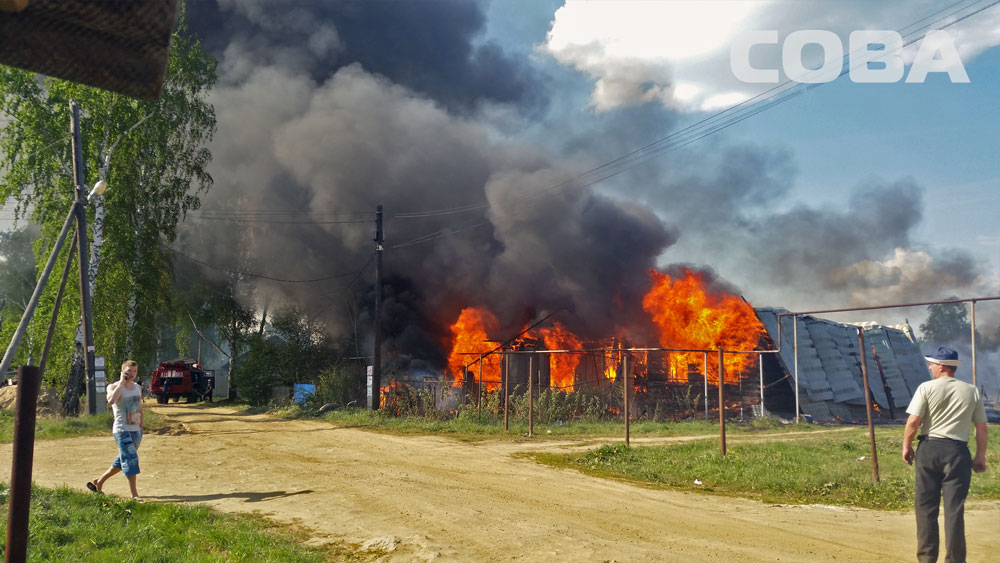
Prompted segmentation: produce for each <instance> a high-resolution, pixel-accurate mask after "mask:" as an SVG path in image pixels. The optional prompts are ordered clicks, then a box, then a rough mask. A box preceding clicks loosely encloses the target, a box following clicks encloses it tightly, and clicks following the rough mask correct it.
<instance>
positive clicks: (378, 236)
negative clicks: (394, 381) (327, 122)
mask: <svg viewBox="0 0 1000 563" xmlns="http://www.w3.org/2000/svg"><path fill="white" fill-rule="evenodd" d="M383 242H384V239H383V238H382V206H381V205H379V206H378V207H376V208H375V353H374V358H373V360H372V395H371V396H372V399H371V404H370V405H368V408H369V409H370V410H373V411H377V410H378V409H379V402H380V401H379V398H380V397H381V395H382V249H383V247H382V243H383Z"/></svg>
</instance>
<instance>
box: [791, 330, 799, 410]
mask: <svg viewBox="0 0 1000 563" xmlns="http://www.w3.org/2000/svg"><path fill="white" fill-rule="evenodd" d="M792 354H793V355H794V357H795V359H794V366H795V367H794V369H793V371H794V372H795V422H796V424H797V423H798V422H799V317H798V316H795V315H793V316H792Z"/></svg>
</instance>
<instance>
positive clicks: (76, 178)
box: [69, 100, 97, 414]
mask: <svg viewBox="0 0 1000 563" xmlns="http://www.w3.org/2000/svg"><path fill="white" fill-rule="evenodd" d="M69 109H70V133H71V138H72V142H73V183H74V184H75V186H74V189H73V202H74V207H75V209H76V232H77V237H76V250H77V264H79V266H80V316H81V317H82V319H81V320H82V324H81V327H82V329H83V356H84V363H83V369H84V376H85V377H86V378H87V412H88V413H89V414H97V383H96V381H95V380H94V327H93V324H92V319H93V316H92V314H91V296H90V279H89V277H90V256H89V255H88V253H87V236H88V235H87V207H86V205H85V204H86V199H87V194H86V192H85V191H84V187H83V137H82V135H81V133H80V106H78V105H76V102H74V101H72V100H70V102H69Z"/></svg>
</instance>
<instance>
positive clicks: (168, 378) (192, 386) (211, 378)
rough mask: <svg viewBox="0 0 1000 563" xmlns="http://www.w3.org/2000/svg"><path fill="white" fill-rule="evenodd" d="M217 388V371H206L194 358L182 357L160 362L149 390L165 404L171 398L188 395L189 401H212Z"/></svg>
mask: <svg viewBox="0 0 1000 563" xmlns="http://www.w3.org/2000/svg"><path fill="white" fill-rule="evenodd" d="M214 388H215V372H212V371H205V370H203V369H201V366H200V365H199V364H198V363H197V362H196V361H195V360H192V359H189V358H181V359H177V360H170V361H169V362H160V367H158V368H157V369H155V370H153V379H152V381H150V383H149V392H150V393H152V394H153V396H154V397H156V402H157V403H160V404H164V403H166V402H167V401H169V400H170V399H173V400H175V401H179V400H180V398H181V397H186V398H187V402H189V403H193V402H195V401H202V400H204V401H208V402H210V403H211V402H212V390H213V389H214Z"/></svg>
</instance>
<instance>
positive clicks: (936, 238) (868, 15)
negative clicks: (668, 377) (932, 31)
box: [487, 0, 1000, 305]
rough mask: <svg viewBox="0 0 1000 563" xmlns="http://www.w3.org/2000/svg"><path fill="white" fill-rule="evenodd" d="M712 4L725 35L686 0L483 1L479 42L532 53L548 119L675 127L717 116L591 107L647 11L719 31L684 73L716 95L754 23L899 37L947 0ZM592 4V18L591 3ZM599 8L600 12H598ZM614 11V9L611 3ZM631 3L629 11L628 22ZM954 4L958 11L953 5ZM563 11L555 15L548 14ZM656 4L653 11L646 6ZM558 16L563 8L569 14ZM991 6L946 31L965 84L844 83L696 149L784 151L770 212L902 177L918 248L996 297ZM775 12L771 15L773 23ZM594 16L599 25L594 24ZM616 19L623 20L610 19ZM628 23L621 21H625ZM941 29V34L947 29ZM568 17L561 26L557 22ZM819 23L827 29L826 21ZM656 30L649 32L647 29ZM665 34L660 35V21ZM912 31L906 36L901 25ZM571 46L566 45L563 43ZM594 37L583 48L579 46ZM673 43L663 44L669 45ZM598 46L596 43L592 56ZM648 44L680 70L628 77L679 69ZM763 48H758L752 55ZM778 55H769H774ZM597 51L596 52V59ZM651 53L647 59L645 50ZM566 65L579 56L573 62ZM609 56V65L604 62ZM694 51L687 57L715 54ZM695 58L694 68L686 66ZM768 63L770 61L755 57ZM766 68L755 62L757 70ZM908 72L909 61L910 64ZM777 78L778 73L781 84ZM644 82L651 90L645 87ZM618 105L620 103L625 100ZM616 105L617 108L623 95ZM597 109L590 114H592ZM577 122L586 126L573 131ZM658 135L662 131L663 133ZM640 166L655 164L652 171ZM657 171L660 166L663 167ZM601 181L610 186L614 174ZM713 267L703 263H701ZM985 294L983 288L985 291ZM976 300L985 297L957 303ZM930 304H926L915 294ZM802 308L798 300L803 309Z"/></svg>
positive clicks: (998, 64)
mask: <svg viewBox="0 0 1000 563" xmlns="http://www.w3.org/2000/svg"><path fill="white" fill-rule="evenodd" d="M701 4H702V6H704V5H708V6H710V7H712V6H713V5H714V9H717V10H722V11H724V10H726V9H728V8H730V7H732V6H734V5H735V6H737V7H738V9H740V10H743V11H744V12H746V14H745V19H744V20H742V21H738V22H737V23H735V24H734V23H733V22H732V21H730V22H729V23H728V24H727V25H729V28H727V29H725V30H717V29H714V28H713V26H712V25H711V24H705V19H704V16H703V15H701V14H699V13H695V12H697V11H699V10H700V7H698V6H697V5H696V4H695V3H688V2H619V3H609V2H590V3H587V2H568V3H566V4H565V5H564V3H563V2H519V1H513V0H506V1H504V0H498V1H494V2H492V3H491V4H490V9H489V12H488V14H489V24H488V33H487V37H488V38H489V39H493V40H496V41H498V42H500V43H502V44H503V45H505V47H506V48H508V49H511V50H516V51H521V52H530V53H532V54H533V57H534V60H535V61H536V62H537V63H538V64H539V65H542V66H543V67H545V68H548V69H549V72H550V73H551V76H554V77H556V79H557V80H559V81H563V82H565V84H567V87H566V89H565V90H562V91H561V95H559V96H554V97H553V102H552V104H553V106H555V107H554V108H553V109H552V113H557V112H566V113H567V114H570V115H573V118H574V119H575V120H577V122H578V123H585V122H587V121H591V120H592V121H595V122H597V121H600V120H602V119H606V118H607V115H608V114H613V113H615V112H616V111H622V109H623V108H628V107H631V108H633V109H634V107H635V106H637V105H642V106H645V107H647V108H653V109H655V110H656V111H659V112H661V113H662V114H663V115H664V116H671V117H672V118H674V119H676V120H677V123H678V124H679V125H678V127H683V126H684V125H685V124H688V123H695V122H697V121H699V120H701V119H704V118H705V117H708V116H711V115H714V114H715V113H716V112H718V111H721V110H720V109H715V108H713V109H709V110H703V109H700V108H685V109H678V108H677V107H672V106H671V104H670V103H669V102H665V101H663V100H654V101H646V102H644V103H635V102H634V100H632V102H633V103H631V104H630V103H628V102H627V101H626V102H624V103H616V102H614V101H610V102H608V101H605V102H603V103H604V104H605V105H603V106H601V104H600V103H598V102H595V101H594V97H596V96H597V94H596V93H595V90H594V88H595V84H596V83H597V81H599V80H601V79H604V78H607V77H608V76H609V75H611V74H612V73H613V72H614V71H612V70H609V69H612V68H614V67H615V66H616V65H617V66H619V67H622V66H627V64H628V60H627V57H618V60H612V59H613V58H614V57H612V56H611V55H610V54H609V53H611V52H612V51H614V49H615V48H616V47H614V45H615V44H616V43H615V42H616V41H618V40H619V36H617V35H616V29H623V30H625V31H626V33H627V32H629V31H633V30H634V29H635V24H637V23H638V22H639V20H640V19H642V16H643V13H649V16H648V19H654V18H661V19H662V18H665V17H667V15H673V16H675V17H676V18H678V19H680V20H682V21H683V20H684V19H685V15H690V16H691V25H692V26H698V25H701V26H702V27H699V28H698V29H697V30H693V34H694V35H695V36H701V37H702V39H703V38H704V36H705V35H711V34H712V33H723V34H724V35H725V37H722V38H719V39H718V44H720V45H722V46H723V48H722V49H721V50H720V52H719V53H716V55H715V56H714V58H715V59H716V61H715V63H714V64H709V65H706V66H709V67H712V68H715V69H716V71H717V74H716V76H710V75H709V76H705V75H704V73H702V74H699V73H698V72H694V71H692V72H693V76H695V77H697V78H699V79H703V81H704V82H707V83H709V84H713V83H718V85H719V89H720V90H722V89H725V88H726V87H729V86H731V85H732V81H733V78H732V76H721V77H720V76H718V75H719V74H725V70H726V69H725V68H724V65H720V64H718V63H719V60H718V59H720V58H721V59H724V58H725V57H727V56H728V52H726V51H727V50H728V45H729V43H727V39H731V38H732V36H733V33H735V32H741V31H746V30H750V29H776V30H778V32H779V35H780V36H781V37H782V39H783V38H784V37H785V36H787V34H788V33H791V32H793V31H797V30H800V29H813V28H820V29H829V30H831V31H834V32H836V33H838V34H839V35H840V36H841V37H843V38H844V42H845V43H846V36H847V33H849V32H850V31H851V30H853V29H871V28H874V29H904V28H906V26H908V25H910V24H912V23H914V22H918V21H920V20H922V19H923V18H924V17H925V16H933V15H935V14H937V16H938V17H939V16H943V15H947V14H946V13H945V12H939V10H941V9H942V7H943V6H941V4H940V3H931V2H882V3H879V5H880V8H879V9H878V10H872V9H870V4H867V5H866V4H865V3H858V2H800V3H797V5H793V3H790V2H765V1H760V2H753V1H745V2H738V3H735V4H734V3H727V2H706V3H701ZM986 4H987V3H986V2H979V3H966V4H965V5H964V6H956V10H955V15H956V16H961V15H963V14H968V13H970V12H972V11H973V10H975V9H978V8H981V7H983V6H985V5H986ZM595 5H596V8H598V9H597V10H592V9H593V8H595ZM602 5H603V6H602ZM609 7H614V8H615V9H614V10H613V11H608V10H607V8H609ZM623 8H629V9H632V10H634V13H632V14H629V13H628V12H629V10H628V9H623ZM963 8H964V11H961V9H963ZM560 9H561V11H560V12H559V13H557V10H560ZM656 10H659V11H656ZM588 11H599V12H601V14H600V15H599V17H598V19H596V20H594V21H593V22H591V23H590V24H589V25H590V26H592V27H591V28H589V29H580V28H581V26H583V25H584V24H581V23H580V22H581V21H583V20H585V14H586V13H587V12H588ZM563 12H573V13H574V14H576V15H575V16H574V17H573V18H567V17H564V16H565V15H566V14H565V13H563ZM998 12H1000V8H998V7H993V8H990V9H988V10H985V11H983V12H981V13H979V14H975V15H972V16H970V17H969V18H968V19H966V20H965V21H963V22H959V23H957V24H955V25H953V26H950V27H947V28H945V29H946V30H947V31H948V33H949V34H950V35H951V37H952V38H953V39H954V41H955V44H956V47H957V48H958V50H959V53H960V55H961V57H962V62H963V64H964V67H965V69H966V71H967V72H968V75H969V77H970V83H968V84H953V83H951V81H950V80H949V77H948V75H947V74H945V73H932V74H930V75H929V76H928V78H927V80H926V82H925V83H923V84H911V83H905V82H898V83H894V84H860V83H854V82H851V81H850V80H849V79H848V77H847V76H843V77H841V78H839V79H837V80H836V81H834V82H831V83H828V84H824V85H822V86H821V87H818V88H814V89H811V90H809V91H808V92H806V93H804V94H802V95H799V96H797V97H795V98H792V99H790V100H789V101H786V102H784V103H782V104H780V105H777V106H775V107H773V108H770V109H768V110H766V111H764V112H763V113H761V114H759V115H756V116H754V117H752V118H750V119H748V120H746V121H743V122H742V123H739V124H737V125H734V126H732V127H730V128H728V129H726V130H725V131H722V132H719V133H716V134H714V135H713V136H712V137H713V138H711V139H709V138H706V139H703V140H701V141H698V142H696V143H695V144H694V145H693V146H692V147H691V150H692V151H698V150H699V148H700V147H699V145H709V146H719V145H738V144H741V143H747V144H752V145H756V146H762V147H768V148H771V149H776V150H785V151H789V153H790V159H791V162H792V163H793V165H794V169H795V171H796V172H795V176H794V180H793V181H792V184H791V188H790V190H789V191H788V192H787V193H786V194H785V197H783V198H781V199H780V200H779V201H773V202H771V204H772V205H773V208H774V209H779V208H786V209H787V208H792V207H794V206H796V205H806V206H812V207H824V206H832V207H834V208H836V207H838V206H842V205H843V203H844V200H845V198H846V197H848V196H849V194H850V192H851V189H852V188H854V187H855V186H858V185H860V184H863V183H865V182H872V181H883V182H892V181H895V180H897V179H900V178H912V181H913V182H914V183H915V184H916V185H917V186H919V188H920V189H921V190H922V201H923V209H922V213H923V219H922V220H921V221H920V222H919V223H918V224H917V225H916V226H914V227H913V228H912V230H911V231H910V235H911V236H910V239H911V240H910V242H911V244H912V245H913V247H914V248H927V249H932V250H934V251H935V252H938V253H945V254H947V253H948V252H949V251H950V250H952V249H957V250H961V251H966V252H968V253H970V254H971V255H972V256H974V257H975V259H976V260H978V261H981V262H980V264H981V265H982V266H983V267H982V270H981V273H982V274H983V277H981V279H980V282H981V283H979V284H976V286H975V287H970V288H962V289H967V290H969V291H972V292H976V291H979V292H986V293H988V294H990V295H995V294H997V293H1000V291H997V288H998V287H1000V226H998V225H1000V224H998V222H997V220H996V219H997V217H998V216H1000V164H998V162H997V158H996V141H997V140H998V136H1000V133H998V131H1000V127H998V125H1000V112H996V111H995V110H994V107H995V102H996V99H997V97H998V94H1000V83H998V81H1000V49H998V48H997V47H995V46H993V44H995V43H1000V24H998V22H1000V16H998ZM779 16H780V17H779ZM602 17H603V19H601V18H602ZM619 17H620V18H621V19H622V20H623V22H619V23H613V22H611V21H610V20H612V19H616V18H619ZM630 18H635V19H632V20H631V22H630V21H629V20H630ZM950 21H951V20H950V19H946V20H943V21H941V22H939V24H938V26H936V27H941V26H942V25H944V24H947V23H948V22H950ZM563 22H565V23H563ZM823 25H825V26H827V27H822V26H823ZM654 27H655V26H654ZM663 27H664V29H670V26H669V25H664V26H663ZM910 29H913V28H906V29H905V30H904V32H905V31H909V30H910ZM558 34H564V35H569V36H572V37H573V38H574V39H575V40H576V41H577V43H576V44H575V45H573V47H574V48H576V49H583V50H587V49H590V53H589V54H588V55H579V54H575V53H572V52H571V50H570V49H569V48H566V49H565V52H560V51H559V50H558V49H556V50H555V51H553V48H552V47H551V45H552V44H553V43H555V40H554V37H555V36H556V35H558ZM566 41H571V40H566ZM587 41H590V42H591V43H590V44H589V45H588V44H587V43H586V42H587ZM670 41H671V40H670V39H666V38H664V39H663V42H665V43H670ZM595 45H596V46H598V48H595ZM647 46H648V49H645V50H642V49H640V50H636V51H633V52H631V53H630V55H631V56H632V57H633V58H634V59H638V60H643V59H646V62H647V66H652V67H654V68H655V67H656V65H661V66H663V67H673V66H674V65H676V66H677V67H678V73H677V74H676V75H672V74H670V73H669V72H668V73H666V74H660V73H658V72H656V71H650V70H649V69H648V68H647V69H642V68H639V69H635V70H634V71H633V72H634V73H636V74H637V75H639V76H638V77H636V78H635V79H634V80H635V82H637V83H642V82H643V80H644V79H643V77H642V76H641V75H642V73H643V72H647V73H648V80H649V81H650V82H653V83H655V81H656V80H657V79H659V78H661V77H663V76H665V77H667V80H671V79H677V80H680V79H681V78H682V74H681V71H682V70H684V69H683V66H684V63H683V62H677V61H674V60H671V58H670V51H669V49H666V50H661V51H659V52H657V51H658V49H659V47H660V45H658V38H657V36H656V35H655V34H654V35H651V36H650V37H649V38H648V39H647ZM917 46H919V42H918V43H917V44H915V45H913V46H911V47H909V48H908V55H906V56H905V57H904V60H909V59H912V56H913V50H914V49H915V48H916V47H917ZM758 49H759V48H758ZM774 50H775V51H776V50H777V48H774ZM602 51H603V52H602ZM653 52H657V53H656V55H655V56H653V55H652V54H651V53H653ZM574 57H576V58H574ZM602 57H605V58H606V59H607V60H605V61H602V60H601V58H602ZM712 58H713V56H712V55H703V56H702V59H700V61H699V60H696V61H695V63H698V62H704V61H705V60H709V59H712ZM695 63H692V66H696V64H695ZM765 63H769V64H771V65H773V66H778V65H777V62H776V61H773V60H772V61H765ZM763 64H764V63H762V66H763ZM909 69H910V66H909V65H908V66H907V70H909ZM782 78H783V79H784V76H782ZM650 82H647V83H646V84H645V87H649V83H650ZM625 97H627V96H625ZM619 102H621V101H620V100H619ZM598 106H600V107H598ZM578 126H579V127H583V126H582V125H578ZM649 133H650V132H642V131H636V137H635V139H634V145H633V146H634V147H635V148H637V147H640V146H642V145H644V144H645V143H646V142H648V141H649V140H650V139H649V138H644V137H643V135H644V134H646V135H648V134H649ZM670 133H671V131H670V130H664V131H663V135H664V136H666V135H668V134H670ZM650 166H654V167H655V166H656V164H655V163H653V164H651V165H650ZM664 166H666V165H664ZM606 184H607V185H605V184H602V185H601V186H600V187H601V188H603V189H605V190H608V191H614V180H611V181H609V182H607V183H606ZM706 262H711V260H706ZM991 291H992V293H990V292H991ZM973 295H982V293H972V294H965V293H963V294H962V296H970V297H971V296H973ZM925 297H926V296H925ZM803 305H805V303H803Z"/></svg>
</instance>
